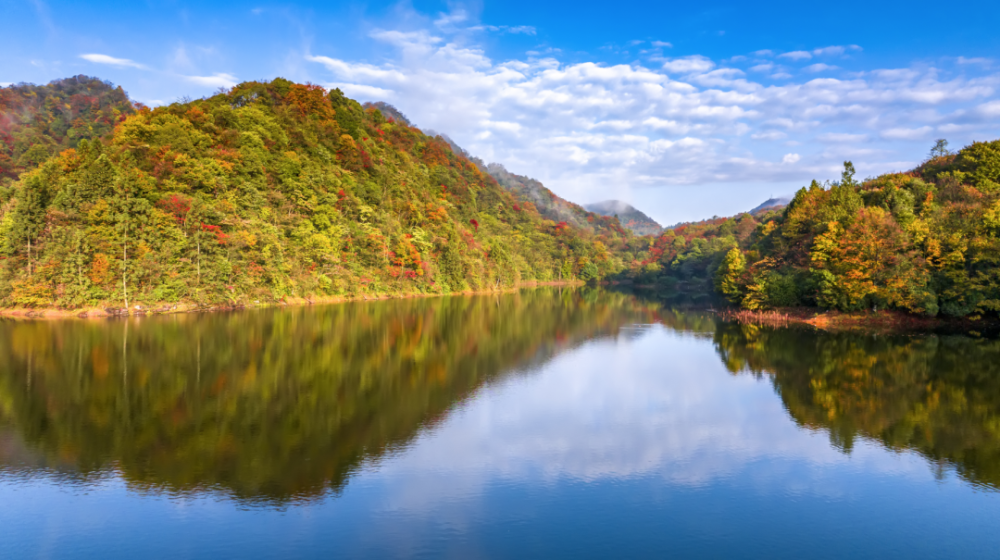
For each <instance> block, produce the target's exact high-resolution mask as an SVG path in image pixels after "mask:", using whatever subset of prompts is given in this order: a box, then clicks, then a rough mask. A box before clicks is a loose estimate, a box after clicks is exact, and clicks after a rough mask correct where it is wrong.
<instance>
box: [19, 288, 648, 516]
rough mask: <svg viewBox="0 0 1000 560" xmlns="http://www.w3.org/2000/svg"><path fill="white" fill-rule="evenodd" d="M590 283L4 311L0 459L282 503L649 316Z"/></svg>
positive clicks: (143, 485)
mask: <svg viewBox="0 0 1000 560" xmlns="http://www.w3.org/2000/svg"><path fill="white" fill-rule="evenodd" d="M655 309H656V308H655V307H654V306H652V305H650V304H647V303H643V302H640V301H638V300H635V299H633V298H630V297H627V296H625V295H622V294H617V293H609V292H603V291H602V292H599V291H595V290H574V291H568V290H566V291H564V290H547V289H542V290H532V291H526V292H523V293H521V294H515V295H506V296H501V297H452V298H436V299H414V300H402V301H383V302H369V303H356V304H345V305H333V306H325V307H315V308H295V309H283V310H273V311H263V312H247V313H232V314H212V315H182V316H172V317H155V318H149V319H145V320H141V321H130V322H124V321H122V322H104V321H100V322H80V321H64V322H7V323H3V324H0V364H2V365H0V426H5V428H4V429H5V430H6V432H3V431H0V462H2V463H3V464H4V465H5V467H4V468H5V469H6V470H7V471H8V473H10V472H11V471H15V472H20V473H22V474H25V473H27V474H32V473H41V472H48V473H61V474H62V475H63V476H69V477H72V478H79V479H84V480H86V479H87V478H95V477H100V476H102V475H104V474H106V473H107V472H108V469H109V468H112V467H113V468H114V469H116V470H117V472H119V473H120V475H121V476H122V477H123V478H124V479H125V480H126V481H127V483H128V484H129V485H130V486H131V487H132V488H133V489H150V490H161V491H163V490H165V491H169V492H191V491H200V490H212V491H221V492H224V493H227V494H229V495H231V496H233V497H235V498H237V499H239V500H241V501H244V502H263V503H282V502H286V501H289V500H304V499H310V498H314V497H318V496H322V495H324V494H325V493H326V492H328V491H330V490H332V491H335V492H336V491H339V490H341V489H342V488H343V487H344V485H345V483H346V481H347V479H348V478H349V477H350V475H351V473H352V472H353V471H354V470H356V469H357V468H358V466H359V465H360V464H361V463H362V462H363V461H365V460H368V461H372V460H377V459H378V458H380V457H382V456H384V455H385V454H386V453H387V452H391V451H392V450H393V449H396V448H399V447H401V446H404V445H405V444H407V442H409V441H411V440H412V439H413V437H414V435H415V434H417V433H418V432H419V430H420V429H421V428H424V427H430V426H433V425H435V423H436V422H438V421H439V420H440V419H441V418H442V416H443V415H444V414H445V413H446V412H447V411H448V410H449V409H451V408H452V407H453V406H455V404H456V403H458V402H461V401H462V400H463V399H465V398H467V397H468V396H469V395H471V394H472V393H473V392H475V391H476V390H477V389H478V388H479V387H481V386H483V384H485V383H488V382H490V381H491V380H494V379H498V378H499V377H502V376H505V375H510V374H511V373H513V372H516V371H519V370H523V369H525V368H531V367H533V366H537V365H538V364H540V363H543V362H545V361H546V360H547V359H549V358H550V357H551V356H553V355H555V354H557V353H558V352H560V351H563V350H565V349H568V348H572V347H574V346H575V345H577V344H579V343H580V342H582V341H584V340H588V339H593V338H597V337H602V336H614V335H616V333H617V331H618V330H619V329H621V328H622V327H625V326H628V325H632V324H635V323H648V322H652V321H655V320H656V315H655Z"/></svg>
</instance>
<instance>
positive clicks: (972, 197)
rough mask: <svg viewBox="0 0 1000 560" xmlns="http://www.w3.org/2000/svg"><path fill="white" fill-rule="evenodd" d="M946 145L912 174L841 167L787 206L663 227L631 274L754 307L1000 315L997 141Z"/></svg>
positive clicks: (663, 286) (682, 290)
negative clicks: (869, 173)
mask: <svg viewBox="0 0 1000 560" xmlns="http://www.w3.org/2000/svg"><path fill="white" fill-rule="evenodd" d="M945 144H946V143H942V142H939V144H938V146H936V147H935V150H933V151H932V154H931V157H929V158H928V160H927V161H925V162H924V163H923V164H922V165H920V166H919V167H917V168H916V169H913V170H911V171H908V172H905V173H891V174H887V175H882V176H879V177H875V178H872V179H866V180H864V181H858V180H857V179H855V170H854V166H853V165H852V164H851V163H850V162H846V163H845V165H844V172H843V175H842V176H841V179H840V180H839V181H837V182H834V183H827V184H820V183H818V182H816V181H813V183H812V184H811V185H810V186H809V187H806V188H802V189H801V190H799V191H798V192H797V193H796V194H795V197H794V198H793V199H792V200H791V201H790V202H789V204H788V205H787V206H785V207H784V208H782V209H780V210H771V211H764V212H763V213H760V214H757V215H751V214H741V215H740V216H736V217H733V218H728V219H725V218H720V219H717V220H711V221H707V222H703V223H701V224H691V225H685V226H679V227H676V228H673V229H670V230H667V231H666V232H665V233H664V234H663V235H661V236H660V237H659V238H657V240H656V241H655V243H654V244H653V245H652V247H651V249H650V250H649V251H647V252H644V253H642V254H640V255H639V257H638V260H639V262H638V264H637V265H636V266H634V267H633V268H632V270H631V272H630V274H632V275H633V277H634V278H636V279H637V280H638V281H640V282H642V283H646V284H654V285H657V286H659V287H660V288H661V289H662V290H663V291H664V293H672V294H676V293H689V294H693V295H695V294H708V293H711V292H712V291H713V290H714V291H715V292H716V293H718V294H720V295H722V296H724V297H725V298H727V299H729V300H730V301H731V302H733V303H734V304H737V305H740V306H742V307H745V308H748V309H763V308H770V307H785V306H802V305H804V306H818V307H821V308H826V309H838V310H842V311H854V310H862V309H873V308H876V309H885V308H895V309H901V310H905V311H908V312H912V313H922V314H928V315H937V314H939V313H940V314H945V315H950V316H972V317H976V316H980V315H983V314H993V315H996V314H997V313H998V312H1000V140H997V141H992V142H975V143H973V144H971V145H969V146H966V147H965V148H964V149H962V150H961V151H959V152H958V153H957V154H952V153H950V152H948V151H947V149H946V146H945Z"/></svg>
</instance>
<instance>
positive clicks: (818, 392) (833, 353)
mask: <svg viewBox="0 0 1000 560" xmlns="http://www.w3.org/2000/svg"><path fill="white" fill-rule="evenodd" d="M714 341H715V345H716V348H717V350H718V352H719V356H720V357H721V358H722V361H723V363H724V364H725V365H726V368H727V369H728V370H729V371H731V372H733V373H750V374H753V375H757V376H760V375H763V374H767V375H769V376H770V377H771V380H772V383H773V386H774V389H775V392H776V393H777V394H778V395H780V396H781V400H782V402H783V403H784V405H785V408H786V409H787V410H788V413H789V414H790V415H791V416H792V418H793V419H794V420H795V422H796V423H797V424H799V425H800V426H803V427H806V428H810V429H822V430H824V431H826V432H828V433H829V436H830V441H831V443H832V444H833V446H834V447H836V448H838V449H841V450H843V451H844V452H846V453H850V452H851V450H852V449H853V448H854V446H855V442H856V441H857V440H858V438H868V439H872V440H874V441H878V442H880V443H881V444H882V445H884V446H885V447H887V448H889V449H892V450H897V451H902V450H907V449H912V450H915V451H918V452H919V453H921V454H922V455H924V456H925V457H926V458H927V459H928V460H929V461H931V463H932V464H933V465H934V466H935V467H936V468H938V469H943V468H945V467H954V468H955V469H956V470H957V472H958V474H959V475H960V476H961V477H963V478H964V479H966V480H968V481H969V482H972V483H974V484H980V485H983V486H986V487H990V488H992V489H997V488H1000V341H997V340H980V339H974V338H967V337H960V336H950V337H937V336H925V337H891V336H890V337H886V336H872V335H863V334H857V333H824V332H817V331H813V330H807V329H771V328H760V327H755V326H750V325H736V324H721V325H719V326H718V328H717V329H716V331H715V336H714Z"/></svg>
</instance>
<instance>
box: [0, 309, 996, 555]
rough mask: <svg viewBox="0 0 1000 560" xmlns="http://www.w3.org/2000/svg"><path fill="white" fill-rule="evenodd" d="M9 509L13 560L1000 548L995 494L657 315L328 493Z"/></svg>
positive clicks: (565, 358) (57, 495)
mask: <svg viewBox="0 0 1000 560" xmlns="http://www.w3.org/2000/svg"><path fill="white" fill-rule="evenodd" d="M0 501H2V503H3V507H2V508H0V524H2V526H3V527H4V529H0V534H3V533H6V537H7V538H8V539H10V538H11V537H12V535H17V538H14V539H13V541H14V542H15V543H16V545H17V546H15V547H14V550H15V557H17V554H18V553H25V554H26V553H27V551H31V553H32V555H33V556H34V555H36V553H39V552H40V553H39V554H37V555H38V556H40V557H47V556H53V557H55V556H65V554H61V553H60V552H64V551H67V550H70V551H74V553H75V557H94V558H97V557H107V556H108V550H109V548H108V547H110V550H113V551H115V552H116V553H117V554H119V555H120V557H131V556H138V555H149V554H153V555H156V554H162V553H163V551H169V555H170V556H174V557H182V556H187V557H206V558H211V557H220V555H221V556H225V557H250V558H255V557H274V558H281V557H288V556H303V555H306V556H311V555H343V556H351V557H372V556H400V557H409V556H422V557H446V556H451V557H461V558H469V557H523V556H524V554H525V552H527V551H531V553H532V554H533V555H538V556H546V557H548V556H555V557H559V556H566V557H570V556H572V557H608V556H629V557H634V556H662V555H663V554H666V553H672V554H676V555H679V556H699V557H700V556H706V555H707V556H713V555H715V556H720V557H732V556H756V557H764V556H766V557H772V556H775V555H779V556H782V555H783V556H788V557H801V556H810V557H844V556H863V557H883V556H886V555H890V556H893V555H895V556H899V555H904V556H911V557H912V556H927V557H937V556H942V555H946V556H955V557H984V558H985V557H991V556H992V555H993V554H995V553H996V551H997V550H1000V548H998V547H1000V535H998V532H997V531H996V530H995V529H996V527H997V526H998V523H1000V496H998V494H997V493H995V492H988V491H987V492H983V491H977V490H976V489H975V488H973V487H971V486H970V485H968V484H966V483H964V482H962V481H961V480H959V479H958V478H957V477H955V476H954V475H953V474H946V475H945V476H944V477H943V478H935V474H934V470H933V469H932V467H931V466H930V465H929V464H928V462H927V461H926V460H925V459H923V458H922V457H920V456H919V455H917V454H916V453H914V452H902V453H898V452H894V451H889V450H886V449H884V448H882V447H881V446H879V445H877V444H873V443H871V442H867V441H862V442H858V444H857V445H855V447H854V449H853V451H852V453H851V454H850V455H847V454H844V453H842V452H840V451H838V450H837V449H835V448H834V447H832V446H831V444H830V442H829V438H828V436H827V434H826V433H825V432H812V431H808V430H804V429H801V428H799V427H797V426H796V425H795V423H794V422H793V421H792V420H791V419H790V417H789V415H788V413H787V412H786V411H785V410H784V409H783V408H782V403H781V400H780V398H778V396H777V395H775V392H774V389H773V388H772V386H771V384H770V383H769V382H768V381H767V380H766V378H765V379H764V380H758V379H755V378H754V377H752V376H750V375H739V376H733V375H731V374H729V373H728V372H726V371H725V369H724V368H723V366H722V364H721V363H720V361H719V357H718V355H717V353H716V351H715V349H714V348H713V345H712V343H711V340H710V339H707V338H705V337H701V336H692V335H691V334H678V333H674V332H671V331H668V330H666V329H664V328H662V327H659V326H652V327H635V328H630V329H627V330H626V331H625V332H623V333H622V335H621V336H620V337H619V339H618V340H617V341H615V340H607V339H605V340H599V341H594V342H591V343H588V344H585V345H583V346H582V347H580V348H577V349H575V350H573V351H570V352H567V353H564V354H562V355H560V356H557V357H556V358H555V359H554V360H552V361H551V362H550V363H547V364H544V365H542V366H541V367H540V368H538V369H537V370H534V371H527V372H523V373H522V374H518V375H513V376H510V377H507V378H505V379H504V380H503V381H500V382H498V383H496V384H494V385H490V386H486V387H483V388H481V389H480V390H479V392H478V393H477V394H476V395H474V396H473V397H472V398H470V399H468V400H467V401H465V402H464V403H462V404H460V405H459V406H458V407H457V408H456V409H455V410H453V411H452V412H451V413H449V414H448V415H447V416H446V417H445V418H444V419H443V420H442V421H440V422H439V423H437V424H435V425H434V426H433V427H430V428H427V429H425V430H424V431H423V432H422V433H421V434H420V435H419V436H418V437H417V438H416V439H415V440H414V441H412V442H411V443H410V444H409V445H408V446H407V447H406V448H404V449H399V450H397V451H396V452H394V453H392V454H390V455H388V456H386V457H383V458H382V459H380V460H378V461H374V462H371V463H368V464H366V465H364V466H363V467H362V468H361V469H360V472H358V473H357V475H356V476H355V477H353V478H352V480H351V481H350V482H349V483H348V485H347V487H346V489H345V491H344V492H343V494H342V495H340V496H337V497H332V496H331V497H329V498H327V499H325V500H322V501H320V502H317V503H312V504H307V505H302V506H294V505H293V506H289V507H288V508H286V509H283V510H277V511H275V510H269V509H263V508H260V509H254V508H251V509H246V510H239V509H236V508H234V504H233V503H232V502H230V501H228V500H225V499H218V498H217V497H214V496H213V495H211V494H202V495H192V496H187V497H173V498H170V497H165V496H162V495H156V494H143V493H140V492H134V491H131V490H129V489H127V488H126V487H125V486H124V484H123V483H122V482H121V481H120V480H119V479H116V478H111V479H104V480H102V481H100V482H98V483H96V484H94V485H82V486H75V487H71V486H61V485H56V484H52V483H50V482H46V481H44V480H36V481H32V482H30V483H24V482H23V481H22V482H21V483H16V481H11V480H7V481H6V482H3V480H2V479H0ZM38 528H41V530H40V531H38ZM19 531H33V533H32V534H31V535H28V534H26V533H23V532H19ZM50 553H51V554H50ZM111 556H114V554H111ZM994 557H995V556H994Z"/></svg>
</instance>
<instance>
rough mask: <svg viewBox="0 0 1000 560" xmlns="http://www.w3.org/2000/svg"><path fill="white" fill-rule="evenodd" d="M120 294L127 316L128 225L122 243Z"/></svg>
mask: <svg viewBox="0 0 1000 560" xmlns="http://www.w3.org/2000/svg"><path fill="white" fill-rule="evenodd" d="M122 261H123V262H122V294H123V295H124V296H125V314H126V315H128V284H127V283H126V282H125V273H126V272H127V271H128V224H127V223H126V224H125V242H124V243H122Z"/></svg>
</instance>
